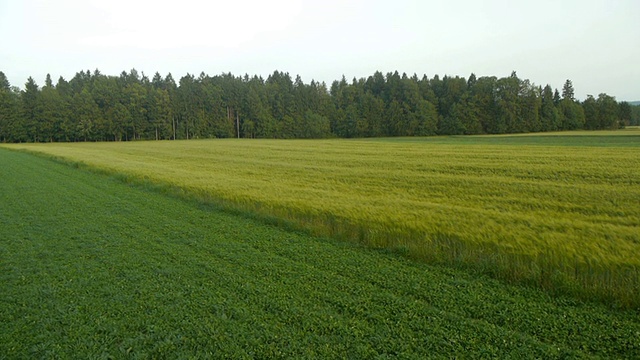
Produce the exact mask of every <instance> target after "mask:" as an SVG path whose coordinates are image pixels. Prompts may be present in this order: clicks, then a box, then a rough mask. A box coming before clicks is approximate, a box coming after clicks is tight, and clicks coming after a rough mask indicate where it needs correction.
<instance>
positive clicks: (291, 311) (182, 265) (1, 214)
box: [0, 143, 640, 359]
mask: <svg viewBox="0 0 640 360" xmlns="http://www.w3.org/2000/svg"><path fill="white" fill-rule="evenodd" d="M206 144H207V143H201V144H199V145H200V146H203V145H206ZM95 145H97V144H94V146H95ZM121 145H122V144H121ZM138 145H140V144H138ZM149 145H151V144H149ZM184 145H191V144H183V146H184ZM194 145H195V144H194ZM100 146H102V145H100ZM226 146H228V145H226ZM123 148H126V147H123ZM75 151H79V150H75ZM136 151H138V150H136ZM136 151H134V153H137V152H136ZM190 156H193V155H190ZM129 161H131V160H129ZM0 169H2V170H1V173H0V174H1V175H0V358H3V359H4V358H6V359H13V358H104V359H107V358H145V359H146V358H206V357H209V358H367V359H369V358H376V357H380V358H382V357H399V358H427V357H429V358H450V357H463V358H489V357H491V358H545V359H553V358H597V357H606V358H627V359H629V358H638V357H640V335H639V334H640V316H639V315H638V312H637V311H631V310H627V311H623V310H619V309H618V310H614V309H611V308H610V307H608V306H606V305H598V304H594V303H583V302H578V301H575V300H573V299H572V298H569V297H552V296H550V295H549V294H548V293H546V292H542V291H539V290H535V289H532V288H527V287H517V286H509V285H505V284H504V283H502V282H499V281H496V280H493V279H491V278H489V277H486V276H482V275H470V274H469V273H468V272H465V271H460V270H454V269H451V268H449V267H444V266H434V265H427V264H424V263H420V262H415V261H410V260H407V259H406V258H405V257H403V256H400V255H398V254H394V253H392V252H388V251H380V250H373V249H370V248H367V247H363V246H359V245H357V244H352V243H347V242H338V241H335V240H330V239H322V238H317V237H312V236H309V235H306V234H304V233H301V232H291V231H287V230H285V229H282V228H281V227H277V226H272V225H267V224H265V222H264V221H259V220H252V219H251V218H248V217H241V216H236V215H233V214H230V213H228V212H221V211H219V210H217V209H216V208H215V207H212V206H209V205H204V204H202V203H201V202H198V201H190V200H184V199H180V198H177V197H175V196H167V195H163V194H161V193H159V192H158V191H155V190H150V189H148V188H147V187H139V186H127V185H126V184H123V183H122V182H121V181H120V180H118V179H114V178H113V177H106V176H103V175H99V174H95V173H92V172H88V171H85V170H82V169H77V168H74V167H70V166H66V165H64V164H60V163H57V162H53V161H50V160H47V159H43V158H40V157H35V156H33V155H30V154H26V153H20V152H13V151H8V150H5V149H0Z"/></svg>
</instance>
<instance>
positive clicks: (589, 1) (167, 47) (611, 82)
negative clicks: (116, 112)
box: [0, 0, 640, 101]
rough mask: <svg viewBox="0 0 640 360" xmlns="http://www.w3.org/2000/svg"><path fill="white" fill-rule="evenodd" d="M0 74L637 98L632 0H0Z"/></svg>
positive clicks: (639, 36)
mask: <svg viewBox="0 0 640 360" xmlns="http://www.w3.org/2000/svg"><path fill="white" fill-rule="evenodd" d="M0 39H1V41H0V71H2V72H4V73H5V74H6V76H7V77H8V79H9V81H10V82H11V85H14V86H18V87H20V88H23V87H24V83H25V82H26V80H27V78H28V77H29V76H32V77H33V78H34V79H35V80H36V82H37V83H38V84H40V85H42V84H43V83H44V79H45V77H46V74H47V73H49V74H51V77H52V78H53V80H54V83H55V82H56V81H57V79H58V78H59V77H60V76H62V77H64V78H65V79H66V80H70V79H71V78H72V77H73V76H74V75H75V74H76V73H77V72H79V71H81V70H91V71H93V70H95V69H98V70H100V72H101V73H103V74H107V75H116V76H117V75H119V74H120V73H121V72H122V71H127V72H129V70H131V69H133V68H135V69H136V70H138V72H144V73H145V74H146V75H147V76H149V77H152V76H153V75H154V74H155V73H156V72H159V73H160V74H161V75H162V76H165V75H166V74H167V73H171V74H172V75H173V77H174V79H176V81H178V80H179V79H180V78H181V77H182V76H184V75H186V74H187V73H190V74H195V75H196V76H197V75H199V74H200V73H201V72H205V73H206V74H208V75H217V74H221V73H223V72H224V73H227V72H231V73H232V74H234V75H244V74H249V75H250V76H251V75H260V76H262V77H264V78H266V77H268V76H269V74H272V73H273V72H274V71H275V70H278V71H284V72H288V73H289V74H291V75H292V77H295V75H300V76H301V77H302V79H303V81H304V82H305V83H309V82H310V81H311V80H312V79H313V80H316V81H324V82H326V83H327V85H330V84H331V82H333V81H334V80H339V79H341V78H342V76H343V75H344V76H345V77H346V78H347V80H349V81H350V80H351V79H353V78H354V77H355V78H362V77H368V76H370V75H372V74H373V73H374V72H375V71H381V72H382V73H385V74H386V73H387V72H392V71H396V70H397V71H398V72H399V73H400V74H402V73H407V74H408V75H410V76H411V75H413V74H414V73H415V74H417V75H418V76H419V77H422V75H425V74H426V75H427V76H428V77H429V78H432V77H433V76H434V75H436V74H438V75H439V76H441V77H442V76H444V75H449V76H456V75H458V76H464V77H465V78H466V77H468V76H469V75H470V74H471V73H475V74H476V76H478V77H480V76H497V77H504V76H509V75H510V74H511V72H512V71H516V72H517V74H518V76H519V77H520V78H521V79H529V80H530V81H531V82H533V83H534V84H537V85H542V86H544V85H546V84H549V85H551V86H552V87H554V88H558V89H560V90H561V89H562V85H563V84H564V82H565V80H566V79H570V80H571V81H572V82H573V86H574V88H575V94H576V97H577V98H578V99H580V100H582V99H584V98H585V97H586V96H587V95H588V94H590V95H594V96H596V97H597V95H598V94H600V93H607V94H609V95H612V96H615V97H616V99H617V100H618V101H636V100H640V1H639V0H536V1H530V0H520V1H513V0H511V1H508V0H437V1H432V0H421V1H420V0H393V1H376V0H370V1H364V0H344V1H339V0H322V1H320V0H270V1H259V0H227V1H216V0H212V1H200V0H178V1H161V0H154V1H146V0H139V1H138V0H104V1H97V0H57V1H50V0H0Z"/></svg>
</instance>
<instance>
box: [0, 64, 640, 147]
mask: <svg viewBox="0 0 640 360" xmlns="http://www.w3.org/2000/svg"><path fill="white" fill-rule="evenodd" d="M636 108H637V107H636V106H631V105H629V104H628V103H626V102H620V103H618V102H617V101H616V100H615V98H614V97H612V96H609V95H607V94H600V95H598V97H597V98H596V97H593V96H588V97H587V99H586V100H584V101H582V102H580V101H578V100H576V99H575V97H574V89H573V85H572V82H571V81H570V80H567V81H566V82H565V84H564V86H563V88H562V92H561V93H560V92H559V91H558V90H557V89H555V90H553V89H552V88H551V86H549V85H546V86H545V87H542V86H536V85H534V84H533V83H531V82H530V81H529V80H526V79H520V78H519V77H518V76H517V74H516V73H515V72H513V73H511V75H510V76H508V77H503V78H497V77H495V76H488V77H476V76H475V75H474V74H471V75H470V76H469V77H468V78H464V77H459V76H455V77H452V76H444V77H442V78H440V77H439V76H438V75H436V76H434V77H433V78H431V79H429V78H427V76H423V77H422V78H418V76H417V75H413V76H411V77H410V76H407V75H406V74H402V75H400V74H399V73H398V72H397V71H396V72H393V73H387V74H386V75H385V74H382V73H381V72H375V73H374V74H373V75H371V76H369V77H367V78H360V79H355V78H354V79H353V80H352V81H351V82H348V81H347V80H346V79H345V77H344V76H343V77H342V79H341V80H336V81H334V82H333V83H332V84H331V86H330V87H328V86H327V85H326V84H325V83H324V82H316V81H313V80H312V81H311V82H310V83H308V84H307V83H304V82H303V81H302V79H301V78H300V76H296V77H295V79H294V78H292V77H291V76H290V75H289V74H288V73H285V72H280V71H275V72H274V73H273V74H271V75H269V76H268V77H267V79H266V80H265V79H263V78H262V77H260V76H255V75H254V76H253V77H250V76H249V75H244V76H234V75H232V74H230V73H226V74H225V73H223V74H221V75H216V76H209V75H206V74H205V73H201V74H200V75H199V76H198V77H196V76H194V75H191V74H187V75H186V76H183V77H182V78H180V79H179V81H178V82H176V81H175V80H174V78H173V76H172V75H171V74H170V73H169V74H168V75H166V76H164V77H162V76H161V75H160V74H159V73H155V75H154V76H153V77H152V78H149V77H147V76H146V75H145V74H144V73H142V74H140V73H138V72H137V71H136V70H135V69H133V70H131V71H129V72H124V71H123V72H122V73H121V74H120V75H119V76H109V75H104V74H102V73H100V71H99V70H95V71H93V72H90V71H80V72H78V73H76V75H75V76H74V77H73V78H72V79H71V80H69V81H67V80H65V79H64V78H62V77H60V78H59V79H58V81H57V82H56V83H55V84H54V83H53V81H52V79H51V76H50V75H47V77H46V80H45V83H44V86H42V87H40V86H38V84H37V83H36V82H35V81H34V80H33V78H31V77H29V79H28V80H27V82H26V84H25V86H24V90H20V89H18V88H17V87H12V86H11V85H10V83H9V81H8V79H7V77H6V76H5V74H4V73H2V72H0V141H2V142H53V141H128V140H140V139H194V138H228V137H241V138H326V137H344V138H353V137H380V136H426V135H459V134H469V135H470V134H506V133H523V132H543V131H557V130H574V129H589V130H596V129H616V128H620V127H624V126H626V125H638V121H639V119H638V116H637V114H638V112H637V109H636Z"/></svg>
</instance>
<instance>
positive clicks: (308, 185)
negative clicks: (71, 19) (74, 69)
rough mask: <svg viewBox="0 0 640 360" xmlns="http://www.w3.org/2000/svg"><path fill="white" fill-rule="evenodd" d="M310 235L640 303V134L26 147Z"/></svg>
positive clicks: (613, 301)
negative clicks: (274, 222)
mask: <svg viewBox="0 0 640 360" xmlns="http://www.w3.org/2000/svg"><path fill="white" fill-rule="evenodd" d="M7 146H8V147H10V148H13V149H22V150H28V151H31V152H38V153H43V154H46V155H47V156H50V157H55V158H57V159H62V160H63V161H64V162H67V163H73V164H76V165H77V166H81V167H88V168H91V169H93V170H95V171H98V172H101V173H106V174H110V175H114V176H116V177H119V178H120V179H122V180H125V181H128V182H133V183H138V184H147V185H149V186H155V187H157V188H159V189H162V191H164V192H169V193H173V194H178V195H181V196H183V197H186V198H191V199H197V200H199V201H201V202H203V203H209V204H216V205H217V206H220V207H222V208H225V209H228V210H234V211H239V212H241V213H248V214H253V216H257V217H258V218H263V219H272V220H273V219H275V220H276V221H277V222H279V223H281V224H285V225H287V226H288V227H289V228H295V229H299V230H305V231H307V232H308V233H309V234H313V235H317V236H325V237H331V238H333V239H339V240H347V241H351V242H355V243H358V244H364V245H366V246H368V247H371V248H379V249H388V250H392V251H395V252H398V253H401V254H403V255H405V256H406V257H408V258H411V259H417V260H419V261H422V262H426V263H430V264H447V265H453V266H455V267H456V268H465V269H471V270H472V271H474V272H481V273H483V274H488V275H490V276H493V277H496V278H500V279H503V280H507V281H509V282H515V283H524V284H528V285H532V286H535V287H538V288H543V289H546V290H548V291H550V292H552V293H559V294H569V295H572V296H577V297H579V298H583V299H596V300H598V301H602V302H604V303H607V304H610V305H612V306H613V307H627V308H629V307H638V306H640V271H639V269H640V257H639V256H638V254H640V157H639V156H638V150H639V149H640V130H638V129H630V130H621V131H601V132H585V131H583V132H564V133H550V134H549V133H547V134H536V135H524V134H523V135H510V136H504V135H503V136H460V137H427V138H388V139H380V138H378V139H358V140H344V139H342V140H236V139H227V140H191V141H156V142H127V143H72V144H59V143H58V144H18V145H11V146H9V145H7Z"/></svg>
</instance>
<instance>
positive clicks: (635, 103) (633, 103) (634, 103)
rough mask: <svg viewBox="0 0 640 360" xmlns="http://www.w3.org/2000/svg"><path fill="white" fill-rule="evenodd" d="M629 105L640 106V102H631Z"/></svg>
mask: <svg viewBox="0 0 640 360" xmlns="http://www.w3.org/2000/svg"><path fill="white" fill-rule="evenodd" d="M629 105H634V106H639V105H640V101H629Z"/></svg>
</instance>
